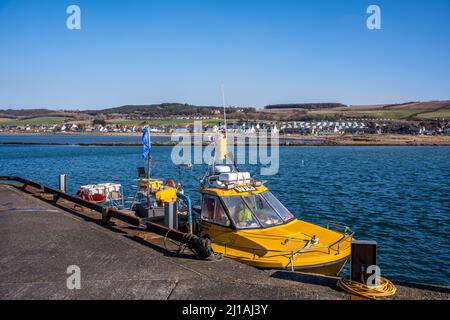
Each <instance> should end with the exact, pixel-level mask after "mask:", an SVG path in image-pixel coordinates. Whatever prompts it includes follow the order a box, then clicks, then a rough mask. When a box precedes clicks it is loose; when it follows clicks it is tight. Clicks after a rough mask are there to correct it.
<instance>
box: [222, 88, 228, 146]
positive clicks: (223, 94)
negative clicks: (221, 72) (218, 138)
mask: <svg viewBox="0 0 450 320" xmlns="http://www.w3.org/2000/svg"><path fill="white" fill-rule="evenodd" d="M222 106H223V120H224V122H225V138H226V137H227V113H226V107H225V86H224V85H223V84H222Z"/></svg>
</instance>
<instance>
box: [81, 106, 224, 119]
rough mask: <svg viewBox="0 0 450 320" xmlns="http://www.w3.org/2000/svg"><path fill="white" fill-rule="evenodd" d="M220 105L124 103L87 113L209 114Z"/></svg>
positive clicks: (218, 108)
mask: <svg viewBox="0 0 450 320" xmlns="http://www.w3.org/2000/svg"><path fill="white" fill-rule="evenodd" d="M218 110H219V111H220V110H221V108H220V107H216V106H196V105H190V104H182V103H161V104H149V105H125V106H120V107H115V108H109V109H103V110H87V111H85V112H86V113H88V114H92V115H96V114H99V113H101V114H113V113H114V114H141V115H147V116H150V115H151V116H170V115H173V116H175V115H186V116H189V115H211V114H214V113H215V112H216V111H218Z"/></svg>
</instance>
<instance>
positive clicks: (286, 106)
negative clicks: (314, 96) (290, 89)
mask: <svg viewBox="0 0 450 320" xmlns="http://www.w3.org/2000/svg"><path fill="white" fill-rule="evenodd" d="M342 107H347V105H345V104H342V103H292V104H273V105H268V106H265V107H264V109H266V110H271V109H306V110H313V109H331V108H342Z"/></svg>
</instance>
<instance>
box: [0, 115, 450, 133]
mask: <svg viewBox="0 0 450 320" xmlns="http://www.w3.org/2000/svg"><path fill="white" fill-rule="evenodd" d="M144 127H145V126H144V125H120V124H105V125H101V124H97V125H77V124H70V123H66V124H60V125H22V126H16V125H8V126H0V132H11V133H14V132H29V133H64V132H66V133H70V132H72V133H130V134H132V133H138V132H142V130H143V128H144ZM223 127H224V123H218V124H209V125H203V126H202V127H201V129H200V130H201V131H207V132H218V131H219V130H223ZM196 130H197V131H198V130H199V129H198V128H196V127H194V126H193V124H189V125H175V124H172V125H153V126H151V127H150V132H152V133H173V132H175V133H176V132H193V131H196ZM227 130H228V132H232V133H236V134H256V133H261V132H266V133H281V134H302V135H311V134H312V135H331V134H334V135H336V134H417V135H437V134H450V125H449V123H448V122H447V123H444V124H442V123H441V124H435V125H433V124H427V125H418V124H405V123H399V122H379V123H378V122H369V121H367V122H366V121H363V120H358V119H354V120H339V121H327V120H324V121H285V122H256V121H235V122H229V123H227Z"/></svg>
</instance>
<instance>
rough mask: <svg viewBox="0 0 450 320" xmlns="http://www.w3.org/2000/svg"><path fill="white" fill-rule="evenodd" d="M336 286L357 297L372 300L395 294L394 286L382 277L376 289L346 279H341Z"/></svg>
mask: <svg viewBox="0 0 450 320" xmlns="http://www.w3.org/2000/svg"><path fill="white" fill-rule="evenodd" d="M337 286H338V287H339V288H341V289H343V290H344V291H346V292H348V293H350V294H355V295H359V296H362V297H365V298H369V299H373V300H378V299H380V298H383V297H389V296H393V295H395V293H396V292H397V288H396V287H395V285H394V284H393V283H392V282H391V281H389V280H388V279H386V278H383V277H380V285H378V286H376V287H369V286H367V285H365V284H362V283H360V282H357V281H352V280H350V279H346V278H341V279H340V280H339V281H338V283H337Z"/></svg>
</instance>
